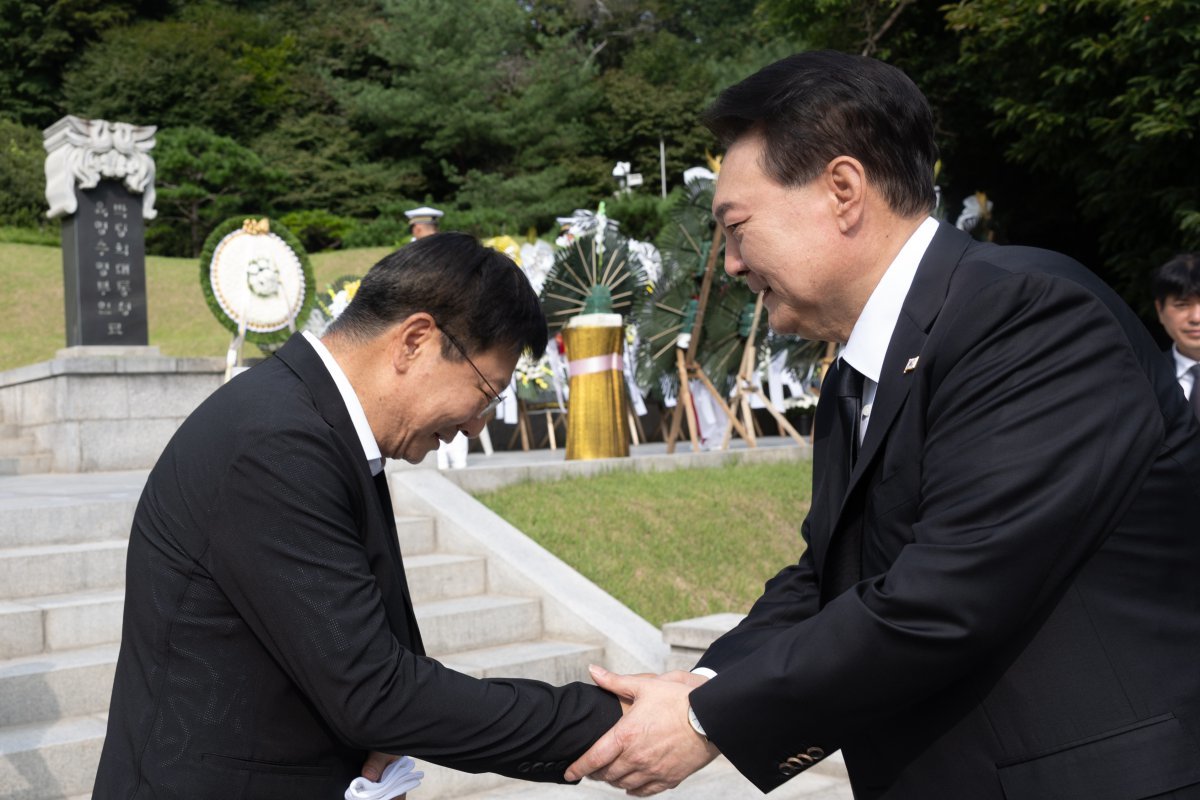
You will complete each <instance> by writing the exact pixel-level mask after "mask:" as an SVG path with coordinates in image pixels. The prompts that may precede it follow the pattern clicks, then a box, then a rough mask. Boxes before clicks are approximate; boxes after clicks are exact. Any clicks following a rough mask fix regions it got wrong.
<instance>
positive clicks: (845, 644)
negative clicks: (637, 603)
mask: <svg viewBox="0 0 1200 800" xmlns="http://www.w3.org/2000/svg"><path fill="white" fill-rule="evenodd" d="M706 119H707V123H708V125H709V127H710V128H711V129H712V130H713V132H714V133H716V134H717V136H718V137H719V138H720V139H721V141H722V143H723V144H724V145H725V146H726V147H727V148H728V149H727V153H726V156H725V159H724V161H723V163H722V166H721V172H720V175H719V177H718V179H717V188H716V193H715V196H714V203H713V212H714V214H715V216H716V219H717V222H718V223H719V224H720V225H721V226H722V228H723V229H724V231H725V232H726V234H727V236H728V239H727V242H726V249H725V269H726V271H727V272H728V273H729V274H730V275H734V276H741V277H744V278H745V279H746V281H747V282H748V283H749V285H750V287H751V288H752V289H754V290H755V291H758V292H762V293H763V294H764V296H765V297H764V304H765V306H766V308H767V309H768V313H769V315H770V323H771V327H772V328H774V329H775V330H777V331H780V332H783V333H799V334H802V335H804V336H806V337H809V338H813V339H825V340H829V341H835V342H839V343H844V344H845V348H844V350H843V351H842V355H841V358H840V359H839V361H838V362H837V363H836V364H835V365H834V366H833V367H832V368H831V369H830V373H829V375H828V376H827V378H826V380H825V385H824V386H823V387H822V391H821V400H820V404H819V406H818V410H817V416H816V420H815V431H814V467H813V492H812V504H811V508H810V509H809V511H808V514H807V517H806V518H805V520H804V523H803V525H802V527H801V535H802V536H803V538H804V540H805V543H806V547H804V548H803V552H802V555H800V557H799V560H798V562H797V563H795V564H792V565H790V566H787V567H785V568H784V569H783V570H782V571H781V572H780V573H779V574H778V575H777V576H776V577H775V578H773V579H772V580H771V581H769V582H768V583H767V585H766V588H765V591H764V593H763V595H762V597H761V598H759V600H758V601H757V602H756V603H755V604H754V606H753V608H752V609H751V610H750V612H749V614H748V616H747V617H746V619H745V620H744V621H743V622H742V623H741V624H740V625H738V626H737V627H736V628H734V629H733V630H732V631H730V632H729V633H728V634H726V635H725V636H724V637H722V638H720V639H718V640H717V641H716V642H715V643H714V644H713V645H712V647H711V648H710V649H709V650H708V652H707V653H706V654H705V655H704V657H703V658H702V659H701V660H700V662H699V664H698V665H697V669H696V670H694V671H693V673H690V674H673V675H670V676H665V677H668V678H670V680H664V679H663V678H654V677H632V676H615V675H612V674H609V673H605V672H603V671H597V672H596V678H597V682H598V683H599V684H600V685H601V686H604V687H606V688H610V689H612V690H614V691H616V692H618V693H619V694H621V695H623V696H625V697H626V698H629V699H632V700H633V705H632V709H631V710H630V711H629V713H628V714H626V715H625V717H624V718H623V719H622V720H621V722H619V723H618V724H617V725H616V726H615V727H614V729H613V730H612V731H611V732H609V733H608V734H606V735H605V736H604V737H603V738H602V739H601V740H600V741H599V742H598V743H597V744H596V746H595V747H593V748H592V749H591V750H590V751H589V752H588V753H587V754H586V755H585V756H584V757H583V758H582V759H580V760H579V761H577V762H576V763H575V764H573V765H572V766H571V768H570V769H569V770H568V777H578V776H582V775H591V776H592V777H595V778H597V779H601V780H606V781H609V782H612V783H614V784H616V785H617V786H620V787H622V788H624V789H627V790H629V791H630V792H631V793H633V794H635V795H648V794H653V793H655V792H657V791H660V790H662V789H665V788H668V787H670V786H673V785H675V784H677V783H678V782H679V781H681V780H683V779H684V778H685V777H686V776H687V775H689V774H691V773H692V772H694V771H695V770H696V769H698V768H699V767H701V766H703V765H704V764H706V763H708V761H710V760H711V759H712V758H713V757H714V756H715V755H716V754H717V753H718V752H720V753H721V754H724V755H725V756H726V757H728V759H729V760H730V761H731V762H732V763H733V764H734V765H735V766H736V767H737V768H738V769H739V770H740V771H741V772H742V773H743V774H744V775H745V776H746V777H747V778H748V779H749V780H750V781H752V782H753V783H754V784H755V785H756V786H758V787H759V788H760V789H761V790H762V791H764V792H767V791H770V790H771V789H773V788H775V787H777V786H779V785H780V784H782V783H784V782H785V781H787V780H789V779H790V778H792V777H793V776H795V775H797V774H799V773H801V772H803V771H804V770H806V769H808V768H809V767H811V766H812V765H813V764H815V763H818V762H819V761H821V760H822V759H823V758H825V757H826V756H828V755H829V754H830V753H832V752H834V751H835V750H838V749H839V748H840V749H842V750H843V752H844V756H845V761H846V766H847V769H848V771H849V774H850V780H851V783H852V785H853V788H854V794H855V797H856V798H859V800H863V799H864V798H881V799H882V798H886V800H930V799H931V798H954V799H955V800H957V799H958V798H970V800H1044V799H1045V798H1059V799H1060V800H1096V798H1107V799H1108V800H1135V798H1150V797H1155V798H1175V799H1176V800H1182V799H1183V798H1190V799H1192V800H1194V799H1195V798H1200V669H1197V653H1200V580H1197V575H1200V536H1198V535H1197V530H1198V524H1200V523H1198V520H1197V516H1196V514H1197V509H1200V429H1198V427H1197V425H1196V424H1195V422H1194V420H1193V419H1192V414H1191V411H1190V409H1189V408H1188V407H1187V404H1186V403H1185V401H1184V398H1183V396H1182V395H1181V394H1180V392H1179V389H1178V387H1177V386H1176V383H1175V376H1174V373H1173V371H1172V370H1170V369H1169V368H1168V365H1167V363H1166V362H1165V360H1164V359H1163V358H1162V354H1161V353H1160V352H1159V351H1158V349H1157V348H1156V347H1155V345H1154V343H1153V341H1152V340H1151V338H1150V336H1149V334H1148V332H1147V331H1146V330H1145V328H1144V326H1143V325H1142V324H1141V322H1140V321H1139V320H1138V318H1137V317H1136V316H1135V315H1134V314H1133V313H1132V312H1131V311H1130V309H1129V308H1128V307H1127V306H1126V305H1125V304H1124V303H1123V302H1122V301H1121V299H1120V298H1119V297H1117V296H1116V295H1115V294H1114V293H1113V292H1112V291H1111V290H1110V289H1109V288H1108V287H1107V286H1105V285H1104V284H1103V283H1102V282H1101V281H1100V280H1098V279H1097V278H1096V277H1095V276H1094V275H1093V274H1092V273H1091V272H1089V271H1088V270H1087V269H1085V268H1084V267H1082V266H1081V265H1079V264H1077V263H1076V262H1074V261H1072V260H1071V259H1069V258H1066V257H1065V256H1062V255H1059V254H1056V253H1052V252H1048V251H1044V250H1037V249H1033V248H1026V247H998V246H996V245H992V244H985V243H979V242H975V241H974V240H972V239H971V238H970V237H969V236H967V235H966V234H964V233H962V232H961V231H958V230H957V229H955V228H954V227H953V226H951V225H948V224H946V223H941V222H938V221H936V220H934V219H933V218H931V217H930V216H929V214H930V211H931V210H932V208H933V204H934V191H933V165H934V162H935V160H936V158H937V151H936V147H935V145H934V139H933V133H934V131H933V117H932V114H931V112H930V109H929V106H928V104H927V103H926V101H925V98H924V97H923V96H922V95H921V93H920V91H919V90H918V89H917V87H916V86H914V85H913V84H912V82H911V81H910V80H909V79H908V78H907V77H906V76H905V75H904V74H903V73H901V72H900V71H899V70H897V69H895V68H893V67H890V66H888V65H886V64H883V63H881V62H879V61H875V60H873V59H869V58H863V57H858V56H850V55H845V54H841V53H835V52H814V53H804V54H801V55H796V56H792V57H790V58H787V59H784V60H782V61H780V62H777V63H775V64H772V65H771V66H768V67H766V68H765V69H763V70H761V71H760V72H758V73H756V74H755V75H752V76H751V77H749V78H747V79H746V80H745V81H743V82H742V83H739V84H737V85H735V86H733V87H731V88H729V89H727V90H726V91H725V92H724V93H722V95H721V96H720V97H719V98H718V99H717V101H716V103H715V104H714V106H713V107H712V108H711V109H709V112H708V114H707V118H706Z"/></svg>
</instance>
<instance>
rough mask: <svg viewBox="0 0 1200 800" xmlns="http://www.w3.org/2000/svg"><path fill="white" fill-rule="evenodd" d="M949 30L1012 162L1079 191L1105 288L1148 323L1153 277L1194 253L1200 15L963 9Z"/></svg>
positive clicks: (1176, 3)
mask: <svg viewBox="0 0 1200 800" xmlns="http://www.w3.org/2000/svg"><path fill="white" fill-rule="evenodd" d="M946 18H947V20H948V22H949V23H950V24H951V25H952V26H953V28H954V30H955V31H956V32H957V33H958V35H959V37H960V41H961V46H962V51H961V56H960V63H961V64H962V65H963V66H964V68H966V69H970V70H972V71H974V72H976V73H980V74H986V75H987V76H988V83H989V85H990V87H991V90H992V91H991V93H990V108H991V110H992V111H993V112H994V114H995V116H994V121H993V122H992V127H993V129H994V130H995V131H996V132H997V133H999V134H1001V135H1004V136H1005V137H1007V139H1008V146H1007V149H1006V155H1007V157H1008V158H1009V159H1010V160H1011V161H1013V162H1016V163H1020V164H1025V165H1029V166H1031V167H1033V168H1035V169H1037V170H1039V171H1041V172H1043V173H1044V174H1048V175H1051V176H1054V177H1055V178H1057V179H1059V180H1062V181H1066V182H1068V183H1069V184H1071V185H1072V186H1074V187H1076V188H1077V190H1078V194H1079V203H1078V212H1079V214H1080V216H1082V217H1083V219H1085V220H1087V221H1089V222H1091V223H1092V224H1094V225H1095V227H1096V229H1097V230H1098V231H1099V243H1100V246H1101V248H1102V252H1103V255H1104V258H1105V261H1106V263H1107V266H1108V268H1109V270H1110V276H1109V279H1110V281H1111V282H1113V283H1115V284H1116V285H1117V287H1118V288H1119V289H1121V290H1122V291H1123V293H1124V294H1125V295H1126V297H1127V298H1129V299H1132V300H1134V301H1135V302H1137V301H1139V300H1140V301H1141V302H1140V303H1139V305H1141V306H1142V308H1143V310H1145V309H1146V308H1147V306H1148V287H1147V286H1146V284H1147V282H1148V273H1149V271H1150V270H1151V269H1152V268H1153V267H1155V266H1157V265H1158V264H1160V263H1162V261H1164V260H1166V258H1167V257H1169V256H1170V255H1171V254H1172V253H1174V252H1178V251H1181V250H1194V249H1200V159H1197V158H1196V155H1197V154H1198V153H1200V148H1198V147H1197V142H1196V137H1197V131H1198V130H1200V2H1197V1H1196V0H1136V1H1135V2H1125V1H1124V0H1077V2H1074V3H1071V4H1069V5H1067V4H1056V3H1044V2H1037V1H1036V0H965V2H962V3H960V4H958V5H957V6H955V7H952V8H950V9H949V10H948V11H947V14H946Z"/></svg>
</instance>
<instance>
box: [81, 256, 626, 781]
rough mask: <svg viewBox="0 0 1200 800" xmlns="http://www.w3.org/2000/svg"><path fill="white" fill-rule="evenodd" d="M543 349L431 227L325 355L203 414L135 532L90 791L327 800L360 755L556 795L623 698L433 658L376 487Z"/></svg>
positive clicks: (502, 277) (253, 382)
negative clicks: (423, 763)
mask: <svg viewBox="0 0 1200 800" xmlns="http://www.w3.org/2000/svg"><path fill="white" fill-rule="evenodd" d="M545 346H546V321H545V318H544V317H543V315H542V312H541V308H540V306H539V304H538V299H537V296H536V295H535V294H534V292H533V289H532V288H531V287H530V285H529V282H528V280H526V278H525V276H524V275H523V274H522V273H521V271H520V270H518V269H515V268H514V267H513V264H512V261H511V260H509V259H508V257H507V256H504V255H502V254H500V253H497V252H495V251H494V250H490V249H488V248H485V247H483V246H482V245H480V244H478V243H477V242H476V241H475V240H474V239H472V238H471V237H469V236H466V235H463V234H451V233H444V234H438V235H436V236H431V237H428V238H425V239H422V240H421V241H419V242H416V243H414V244H411V245H409V246H407V247H405V248H403V249H402V250H400V251H398V252H396V253H393V254H392V255H390V256H388V257H386V258H384V259H383V260H382V261H380V262H379V263H378V264H376V265H375V266H374V267H372V268H371V270H370V272H368V273H367V275H366V277H365V278H364V279H363V282H362V285H361V286H360V288H359V290H358V293H357V294H356V296H355V298H354V300H353V302H352V303H351V304H350V306H349V307H348V308H347V309H346V311H345V312H343V313H342V315H341V316H340V317H339V318H338V319H337V320H336V321H335V322H334V324H333V325H332V326H331V327H330V329H329V331H328V332H327V333H326V335H325V337H324V339H323V340H317V339H316V338H315V337H312V336H311V335H309V334H304V335H297V336H294V337H292V339H291V340H290V341H289V342H288V343H287V344H286V345H285V346H284V347H283V348H282V349H280V350H279V352H278V353H276V354H275V356H274V357H272V358H269V359H267V360H266V361H265V362H264V363H262V364H260V365H258V366H256V367H254V368H253V369H251V370H250V371H249V372H247V373H245V374H244V375H241V376H239V377H237V378H235V379H234V380H233V381H232V382H230V383H228V384H226V385H225V386H223V387H222V388H220V389H219V390H217V392H215V393H214V394H213V395H212V396H211V397H210V398H208V399H207V400H206V401H205V402H204V403H202V404H201V405H200V407H199V408H197V409H196V411H195V412H193V413H192V415H191V416H190V417H188V419H187V420H186V421H185V422H184V423H183V425H182V427H181V428H180V429H179V431H178V433H177V434H176V435H175V437H174V438H173V439H172V440H171V442H170V443H169V444H168V445H167V448H166V450H165V452H164V453H163V454H162V456H161V458H160V459H159V461H158V464H157V465H156V466H155V467H154V470H153V471H152V472H151V473H150V476H149V479H148V480H147V482H146V487H145V490H144V491H143V493H142V497H141V501H140V502H139V504H138V508H137V512H136V514H135V516H134V521H133V530H132V532H131V534H130V541H129V558H128V567H127V576H126V599H125V620H124V629H123V632H122V639H121V653H120V657H119V659H118V662H117V672H116V680H115V684H114V687H113V699H112V705H111V708H110V711H109V719H108V735H107V738H106V739H105V743H104V751H103V754H102V756H101V760H100V768H99V772H98V775H97V778H96V786H95V789H94V792H93V795H92V797H94V798H95V799H96V800H114V799H115V798H121V799H122V800H129V799H130V798H188V800H194V799H198V800H207V799H208V798H219V800H285V798H286V800H293V799H294V798H337V797H341V796H342V794H343V792H345V791H346V787H347V785H348V784H349V783H350V781H351V780H352V779H354V778H355V777H356V776H358V774H359V771H360V770H365V772H366V773H367V774H368V777H371V778H373V779H374V778H377V777H378V772H379V769H380V767H381V765H382V762H383V761H384V760H386V759H382V758H380V757H378V756H372V757H371V759H370V761H369V762H368V761H367V758H368V751H382V752H387V753H406V754H409V755H412V756H418V757H423V758H426V759H428V760H430V761H433V762H436V763H440V764H445V765H447V766H451V767H455V768H457V769H462V770H467V771H472V772H481V771H492V772H499V773H503V774H506V775H511V776H514V777H521V778H525V779H528V780H541V781H562V780H563V771H564V769H565V767H566V765H567V764H568V763H569V762H570V760H571V759H573V758H576V757H577V756H578V755H579V754H580V753H582V752H583V751H584V750H585V749H586V748H587V747H588V746H589V745H590V744H591V743H592V742H593V741H595V739H596V738H597V737H598V736H599V735H600V734H601V733H603V732H604V731H605V730H607V729H608V727H609V726H611V725H612V724H613V723H614V722H615V721H616V719H617V718H618V717H619V716H620V707H619V704H618V703H617V701H616V700H615V699H614V698H613V697H612V696H611V695H609V694H607V693H605V692H603V691H601V690H599V689H597V688H595V687H594V686H589V685H585V684H579V683H576V684H571V685H569V686H565V687H561V688H558V687H552V686H548V685H546V684H543V683H540V682H537V681H529V680H516V679H514V680H504V679H494V680H486V681H481V680H475V679H473V678H469V677H467V676H465V675H462V674H459V673H456V672H453V671H452V670H449V669H446V668H445V667H443V666H441V665H440V664H438V663H437V662H436V661H434V660H432V659H430V658H427V657H425V656H424V649H423V647H422V644H421V634H420V631H419V630H418V627H417V620H416V617H415V616H414V614H413V607H412V602H411V599H410V597H409V591H408V585H407V583H406V581H405V575H404V565H403V563H402V561H401V554H400V550H399V547H398V544H397V534H396V525H395V517H394V512H393V510H392V505H391V499H390V497H389V495H388V488H387V481H386V479H385V477H384V473H383V467H384V461H385V459H387V458H400V459H404V460H406V461H409V462H411V463H417V462H420V461H421V460H422V459H424V458H425V456H426V454H427V453H429V451H430V450H432V449H433V448H435V447H437V445H438V442H439V441H446V440H448V439H450V438H452V437H453V436H454V435H455V434H457V433H458V432H460V431H461V432H463V433H465V434H467V435H468V436H475V435H477V434H478V433H479V430H480V428H481V427H482V426H483V423H484V420H483V418H484V417H485V416H486V414H487V413H488V411H490V410H491V408H492V407H493V406H494V405H495V403H496V401H497V394H496V389H495V387H498V386H506V385H508V382H509V379H510V377H511V374H512V370H513V366H514V365H515V363H516V361H517V357H518V356H519V355H520V353H521V352H522V351H523V350H524V349H526V348H532V349H533V350H534V351H535V352H541V351H542V350H544V349H545ZM364 764H366V766H365V767H364Z"/></svg>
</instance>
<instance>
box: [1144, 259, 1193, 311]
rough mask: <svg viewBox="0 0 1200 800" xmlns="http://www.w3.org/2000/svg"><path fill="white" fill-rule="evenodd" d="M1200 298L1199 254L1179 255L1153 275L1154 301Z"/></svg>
mask: <svg viewBox="0 0 1200 800" xmlns="http://www.w3.org/2000/svg"><path fill="white" fill-rule="evenodd" d="M1192 295H1195V296H1197V297H1200V253H1180V254H1179V255H1177V256H1174V257H1172V258H1171V260H1170V261H1168V262H1167V263H1165V264H1163V265H1162V266H1161V267H1159V268H1158V269H1157V270H1156V271H1155V273H1154V301H1155V302H1156V303H1160V304H1161V303H1164V302H1166V300H1167V298H1168V297H1171V296H1175V297H1179V298H1187V297H1191V296H1192Z"/></svg>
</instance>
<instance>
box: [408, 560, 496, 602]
mask: <svg viewBox="0 0 1200 800" xmlns="http://www.w3.org/2000/svg"><path fill="white" fill-rule="evenodd" d="M404 572H405V575H406V577H407V579H408V591H409V594H410V595H411V596H412V601H413V603H414V604H417V603H425V602H430V601H434V600H448V599H450V598H453V597H466V596H468V595H477V594H483V592H484V590H485V589H486V588H487V559H486V558H483V557H482V556H461V555H453V554H450V553H425V554H422V555H413V556H409V555H406V556H405V557H404Z"/></svg>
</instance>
